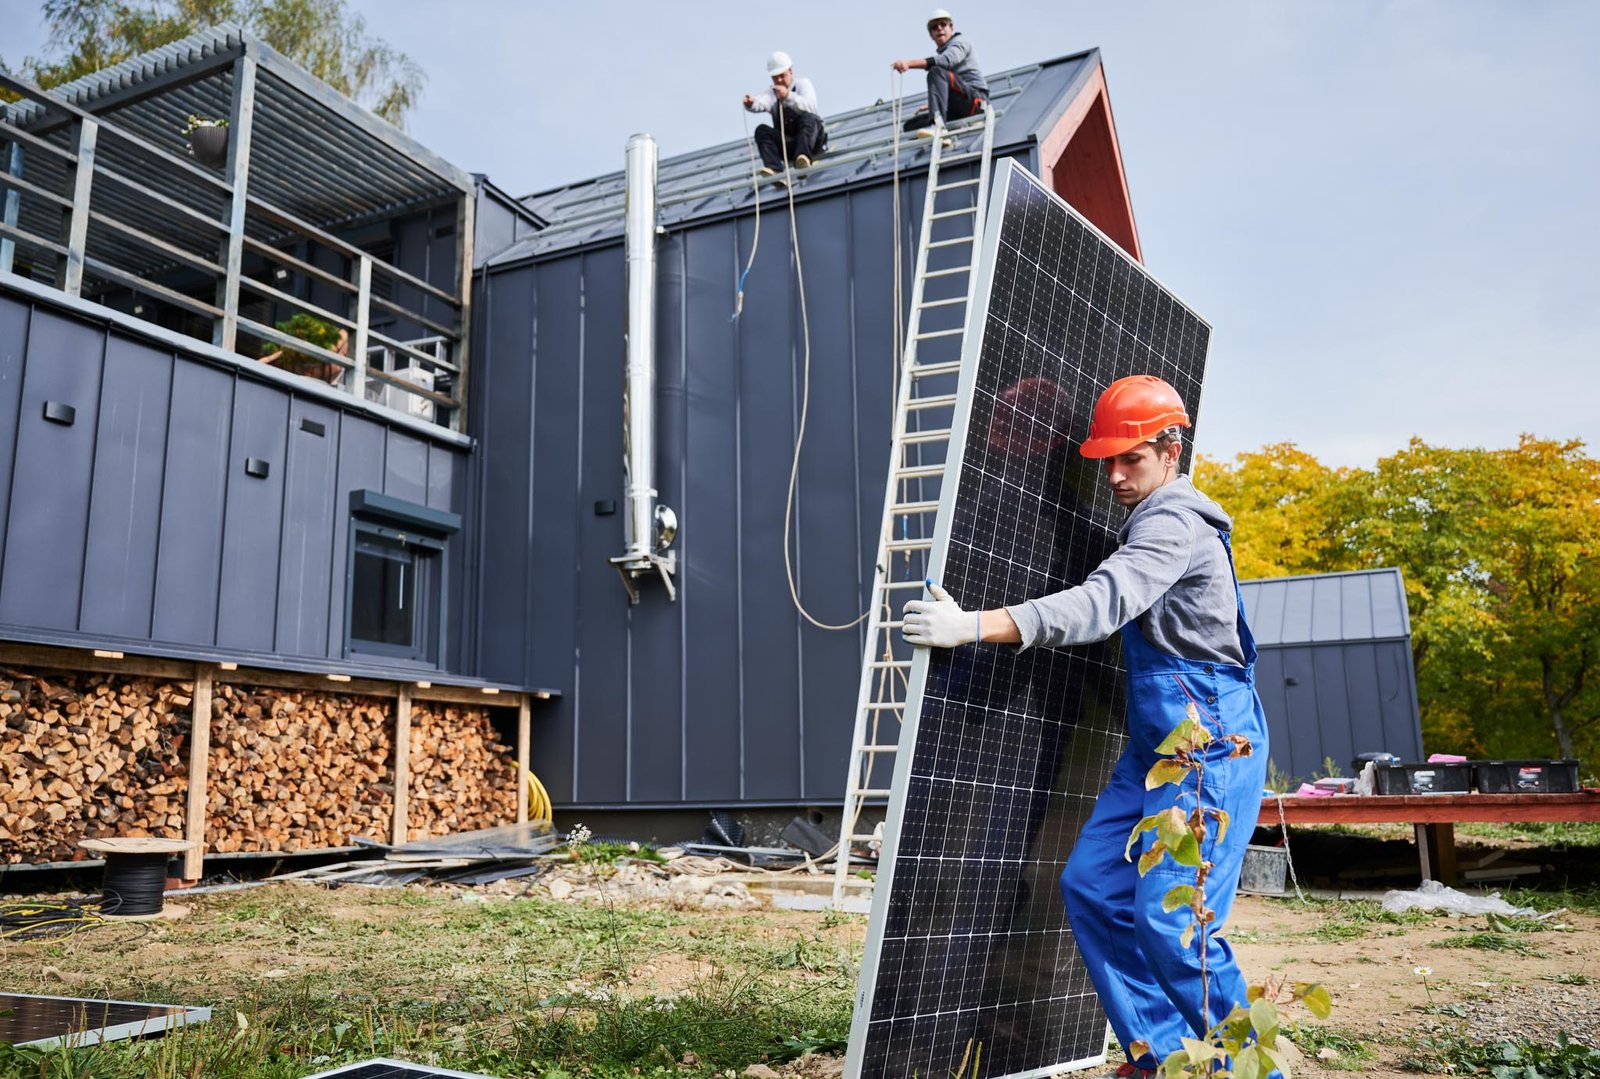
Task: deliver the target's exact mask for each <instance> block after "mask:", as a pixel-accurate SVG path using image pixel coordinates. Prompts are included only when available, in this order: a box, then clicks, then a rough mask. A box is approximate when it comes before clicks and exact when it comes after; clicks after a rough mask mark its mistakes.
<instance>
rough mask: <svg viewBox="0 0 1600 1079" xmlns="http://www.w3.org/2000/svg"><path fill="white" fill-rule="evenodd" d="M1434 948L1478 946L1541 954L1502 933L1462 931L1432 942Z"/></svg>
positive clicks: (1487, 949)
mask: <svg viewBox="0 0 1600 1079" xmlns="http://www.w3.org/2000/svg"><path fill="white" fill-rule="evenodd" d="M1433 947H1435V948H1479V949H1481V950H1483V951H1486V952H1516V953H1517V954H1518V955H1534V956H1537V955H1541V954H1542V953H1541V952H1539V950H1538V949H1536V948H1534V946H1533V945H1531V944H1529V943H1528V942H1527V941H1525V940H1522V939H1520V938H1518V937H1512V936H1507V935H1506V934H1504V933H1463V934H1461V935H1460V936H1458V937H1449V938H1447V939H1445V940H1436V941H1434V942H1433Z"/></svg>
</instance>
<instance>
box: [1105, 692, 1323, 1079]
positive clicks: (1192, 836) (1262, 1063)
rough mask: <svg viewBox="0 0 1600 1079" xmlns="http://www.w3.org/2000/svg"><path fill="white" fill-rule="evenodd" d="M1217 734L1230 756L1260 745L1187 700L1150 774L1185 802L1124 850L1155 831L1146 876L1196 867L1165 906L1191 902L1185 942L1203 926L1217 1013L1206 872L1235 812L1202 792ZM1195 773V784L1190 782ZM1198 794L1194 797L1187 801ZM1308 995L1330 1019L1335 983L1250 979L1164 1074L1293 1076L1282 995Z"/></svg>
mask: <svg viewBox="0 0 1600 1079" xmlns="http://www.w3.org/2000/svg"><path fill="white" fill-rule="evenodd" d="M1215 742H1223V743H1226V744H1228V756H1227V758H1226V759H1228V760H1232V759H1234V758H1236V757H1248V756H1249V755H1250V754H1251V753H1252V751H1253V747H1252V746H1251V744H1250V740H1249V739H1248V738H1245V737H1244V736H1243V735H1238V734H1220V735H1213V734H1212V733H1211V732H1210V731H1209V730H1207V729H1206V727H1205V725H1204V724H1203V723H1201V722H1200V715H1199V712H1198V710H1197V709H1196V707H1195V704H1194V702H1193V701H1190V702H1189V703H1188V704H1187V705H1186V706H1185V708H1184V718H1183V721H1182V722H1181V723H1179V724H1178V725H1177V726H1176V727H1174V728H1173V729H1172V732H1171V733H1170V734H1168V735H1167V737H1166V738H1165V739H1164V740H1163V741H1162V742H1161V744H1160V745H1159V746H1157V747H1156V753H1157V755H1158V756H1159V757H1160V758H1161V759H1159V760H1157V761H1156V762H1155V764H1154V765H1152V766H1151V767H1150V770H1149V772H1148V773H1147V774H1146V775H1145V789H1146V790H1155V789H1156V788H1158V787H1161V786H1164V785H1167V784H1171V785H1173V786H1175V787H1177V788H1178V794H1177V798H1176V799H1175V800H1176V802H1177V804H1175V805H1172V806H1169V807H1168V808H1166V809H1164V810H1162V811H1161V812H1159V813H1152V814H1150V815H1149V816H1146V817H1144V818H1142V819H1141V820H1140V821H1139V823H1138V824H1137V825H1135V826H1134V829H1133V832H1132V834H1131V835H1129V836H1128V844H1127V847H1126V848H1124V850H1123V855H1124V857H1126V858H1128V859H1130V860H1131V859H1132V857H1133V848H1134V846H1135V844H1137V843H1138V842H1139V837H1140V836H1142V835H1143V834H1144V833H1146V832H1151V831H1153V832H1155V842H1154V843H1152V844H1151V845H1150V849H1149V850H1147V851H1145V852H1144V853H1143V854H1141V855H1140V856H1139V875H1140V876H1141V877H1142V876H1145V875H1146V874H1148V873H1149V872H1150V871H1151V870H1152V869H1154V868H1155V867H1156V866H1157V865H1159V864H1160V863H1161V862H1162V860H1163V859H1165V858H1169V857H1170V858H1171V859H1172V860H1173V861H1174V862H1176V863H1177V864H1179V865H1183V866H1189V867H1191V868H1193V869H1194V871H1195V881H1194V883H1193V884H1177V885H1174V886H1173V887H1171V888H1169V889H1168V890H1167V893H1166V895H1164V896H1163V897H1162V901H1161V907H1162V910H1164V911H1166V912H1168V913H1172V912H1173V911H1176V910H1179V909H1181V908H1184V907H1187V908H1188V909H1189V912H1190V915H1191V918H1190V922H1189V924H1188V925H1187V926H1186V927H1184V930H1183V932H1182V934H1181V935H1180V937H1179V943H1180V944H1181V945H1182V946H1183V947H1184V948H1189V947H1191V946H1192V945H1193V943H1194V938H1195V934H1196V933H1198V934H1199V935H1200V980H1201V1002H1202V1003H1201V1014H1202V1015H1210V1014H1211V1002H1210V990H1211V986H1210V979H1209V977H1208V976H1207V972H1206V954H1207V937H1208V936H1209V935H1210V932H1211V925H1212V923H1213V922H1215V921H1216V918H1217V914H1216V911H1214V910H1212V909H1211V908H1210V907H1209V906H1207V905H1206V880H1207V878H1208V877H1209V876H1210V873H1211V870H1212V868H1213V865H1212V863H1211V862H1210V861H1209V860H1207V859H1206V857H1205V854H1204V851H1205V844H1206V840H1207V838H1208V837H1209V836H1210V832H1211V828H1212V825H1213V823H1214V824H1215V826H1216V829H1217V835H1216V839H1217V841H1218V842H1220V841H1221V840H1222V838H1223V837H1224V836H1226V835H1227V833H1228V823H1229V820H1228V813H1227V811H1226V810H1224V809H1221V808H1219V807H1217V806H1209V805H1206V804H1205V803H1204V801H1203V800H1202V798H1201V791H1202V790H1203V789H1204V785H1203V783H1202V782H1201V781H1202V780H1203V779H1204V777H1205V768H1206V755H1207V750H1208V747H1210V746H1212V744H1213V743H1215ZM1191 777H1192V779H1193V787H1192V788H1191V787H1190V786H1188V783H1189V781H1190V779H1191ZM1191 800H1192V803H1193V804H1192V805H1190V806H1187V807H1186V805H1185V803H1186V802H1189V801H1191ZM1285 991H1287V992H1288V999H1287V1001H1284V1002H1285V1003H1293V1002H1295V1001H1300V1002H1303V1003H1304V1004H1305V1006H1306V1007H1307V1008H1308V1009H1310V1011H1311V1013H1312V1014H1313V1015H1315V1016H1317V1017H1318V1018H1319V1019H1326V1018H1327V1016H1328V1013H1329V1011H1330V1009H1331V1007H1332V1003H1333V1002H1332V999H1331V998H1330V996H1329V994H1328V991H1327V989H1325V988H1323V986H1322V985H1320V984H1318V983H1315V982H1294V983H1289V982H1286V981H1281V980H1274V979H1268V980H1267V982H1266V983H1265V984H1264V985H1260V986H1250V987H1249V988H1248V990H1247V993H1248V997H1249V1000H1248V1004H1240V1003H1238V1002H1235V1004H1234V1007H1233V1010H1232V1011H1231V1012H1229V1013H1228V1015H1226V1016H1225V1017H1224V1018H1223V1019H1222V1021H1221V1022H1219V1023H1217V1024H1216V1025H1215V1026H1214V1027H1212V1028H1211V1029H1210V1030H1208V1031H1206V1032H1205V1033H1204V1034H1203V1035H1202V1036H1201V1037H1198V1038H1184V1039H1183V1048H1182V1049H1179V1050H1177V1051H1175V1052H1173V1053H1170V1054H1168V1056H1167V1058H1166V1059H1165V1060H1164V1061H1163V1062H1162V1065H1161V1074H1162V1075H1163V1076H1165V1077H1166V1079H1179V1077H1182V1076H1201V1075H1205V1076H1231V1077H1233V1079H1262V1077H1263V1076H1266V1075H1268V1074H1270V1073H1271V1072H1272V1071H1273V1070H1274V1069H1276V1070H1278V1071H1279V1072H1281V1073H1282V1074H1283V1075H1284V1076H1285V1079H1287V1077H1288V1074H1289V1070H1288V1067H1287V1065H1286V1064H1285V1062H1284V1057H1283V1055H1282V1054H1281V1052H1280V1050H1279V1046H1278V1003H1279V1002H1280V1001H1282V1000H1283V998H1284V993H1285ZM1150 1052H1151V1047H1150V1043H1148V1042H1145V1041H1136V1042H1134V1043H1133V1044H1132V1045H1130V1046H1129V1056H1130V1058H1132V1059H1138V1058H1140V1057H1142V1056H1145V1055H1146V1054H1148V1053H1150Z"/></svg>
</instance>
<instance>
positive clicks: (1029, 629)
mask: <svg viewBox="0 0 1600 1079" xmlns="http://www.w3.org/2000/svg"><path fill="white" fill-rule="evenodd" d="M1219 528H1220V529H1222V530H1223V531H1225V532H1226V531H1232V529H1233V520H1232V519H1231V518H1230V517H1229V516H1228V515H1227V513H1225V512H1224V511H1223V509H1222V507H1221V506H1219V505H1217V504H1216V503H1215V502H1213V501H1211V499H1209V498H1207V497H1206V496H1205V495H1203V494H1201V493H1200V492H1199V491H1197V490H1195V488H1194V484H1193V483H1191V482H1190V480H1189V477H1188V476H1179V477H1178V478H1177V479H1175V480H1173V481H1172V482H1171V483H1168V484H1164V485H1163V486H1161V487H1157V488H1156V489H1155V490H1154V491H1153V492H1152V493H1151V494H1150V495H1149V497H1147V498H1146V499H1145V500H1144V501H1143V502H1141V503H1139V504H1138V505H1137V506H1135V507H1133V511H1132V512H1131V513H1129V514H1128V520H1127V521H1126V522H1125V523H1124V524H1123V526H1122V531H1120V532H1119V533H1117V540H1118V542H1119V543H1120V544H1121V546H1120V547H1118V548H1117V550H1116V551H1115V552H1114V553H1113V554H1112V555H1111V556H1110V557H1109V558H1107V559H1106V560H1105V561H1104V562H1102V563H1100V565H1099V567H1098V568H1096V569H1095V571H1094V572H1093V573H1091V574H1089V576H1088V577H1087V578H1085V579H1084V582H1083V583H1082V584H1081V585H1079V586H1078V587H1076V588H1068V589H1066V590H1065V591H1062V592H1055V593H1053V594H1051V595H1048V596H1043V597H1041V598H1039V599H1030V600H1028V601H1026V602H1024V603H1019V604H1017V605H1016V606H1015V607H1007V608H1006V610H1008V611H1010V612H1011V617H1012V618H1013V619H1015V620H1016V623H1017V628H1018V629H1019V630H1021V631H1022V645H1021V647H1023V648H1031V647H1033V646H1034V645H1069V644H1089V643H1091V642H1094V641H1103V640H1105V639H1106V638H1107V637H1109V636H1111V635H1112V634H1113V633H1115V632H1117V631H1118V630H1119V629H1121V628H1122V627H1123V626H1124V625H1126V624H1127V623H1128V622H1131V621H1132V620H1133V619H1135V618H1137V619H1138V620H1139V630H1140V632H1141V633H1143V634H1144V639H1145V640H1146V641H1148V642H1149V643H1150V645H1151V646H1152V647H1154V648H1156V649H1157V650H1158V651H1162V652H1166V653H1168V654H1169V655H1174V656H1181V657H1182V658H1184V659H1193V660H1200V661H1202V662H1205V661H1212V662H1218V663H1231V664H1235V665H1239V666H1242V665H1243V664H1244V648H1243V646H1242V645H1241V644H1240V642H1239V631H1238V609H1239V608H1238V602H1237V598H1236V596H1235V594H1234V583H1233V572H1232V569H1231V567H1230V566H1229V564H1228V552H1227V550H1226V549H1225V548H1224V547H1223V545H1222V540H1221V538H1220V537H1218V535H1217V530H1218V529H1219Z"/></svg>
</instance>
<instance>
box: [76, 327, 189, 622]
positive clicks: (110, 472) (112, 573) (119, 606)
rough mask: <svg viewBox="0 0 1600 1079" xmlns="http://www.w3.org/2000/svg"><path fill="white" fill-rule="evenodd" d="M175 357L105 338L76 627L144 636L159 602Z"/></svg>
mask: <svg viewBox="0 0 1600 1079" xmlns="http://www.w3.org/2000/svg"><path fill="white" fill-rule="evenodd" d="M172 367H173V363H172V356H171V354H170V353H164V352H160V351H158V350H156V349H153V348H149V347H147V346H145V345H141V344H138V343H136V342H133V341H125V340H121V339H119V338H115V337H113V338H110V339H109V340H108V341H107V342H106V364H105V378H104V381H103V383H102V390H101V395H100V396H101V407H100V426H99V430H98V431H97V432H96V442H97V446H98V448H97V450H96V452H95V459H94V484H93V494H92V501H91V503H90V506H89V526H88V545H87V550H86V551H85V554H84V566H83V599H82V605H81V608H80V611H79V616H78V628H79V629H81V630H82V631H83V632H85V633H106V634H110V635H112V636H117V637H144V636H146V635H147V634H149V632H150V619H151V613H152V612H151V607H152V605H153V604H154V602H155V590H154V587H153V586H154V583H155V573H156V552H157V545H158V542H159V539H160V532H161V488H162V481H163V477H164V476H165V474H166V463H167V462H166V453H167V446H166V443H167V407H168V402H169V400H170V397H171V393H172Z"/></svg>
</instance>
